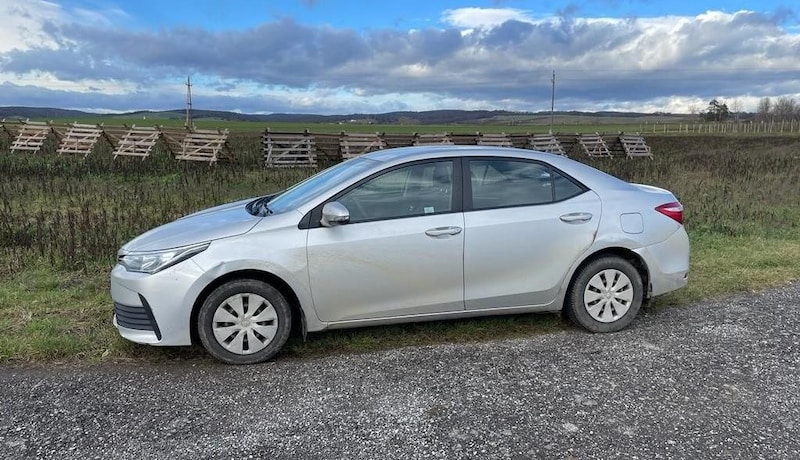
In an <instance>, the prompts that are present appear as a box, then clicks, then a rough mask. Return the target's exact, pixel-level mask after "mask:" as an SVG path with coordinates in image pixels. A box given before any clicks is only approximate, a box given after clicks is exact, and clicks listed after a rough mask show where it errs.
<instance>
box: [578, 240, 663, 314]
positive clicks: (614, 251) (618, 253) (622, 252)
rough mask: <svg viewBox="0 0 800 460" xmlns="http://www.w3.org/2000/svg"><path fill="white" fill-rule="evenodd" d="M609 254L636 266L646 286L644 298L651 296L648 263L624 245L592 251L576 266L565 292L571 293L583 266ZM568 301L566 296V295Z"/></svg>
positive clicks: (643, 284)
mask: <svg viewBox="0 0 800 460" xmlns="http://www.w3.org/2000/svg"><path fill="white" fill-rule="evenodd" d="M607 256H615V257H619V258H621V259H625V260H627V261H628V262H630V263H631V265H633V266H634V268H636V271H637V272H638V273H639V276H641V277H642V286H644V299H648V298H650V292H651V286H650V272H649V270H648V268H647V264H646V263H645V261H644V259H642V257H641V256H639V254H637V253H635V252H634V251H632V250H630V249H627V248H623V247H616V246H612V247H607V248H603V249H600V250H599V251H597V252H595V253H592V255H590V256H589V257H586V258H585V259H583V260H582V261H581V263H580V264H578V266H577V267H575V270H573V271H572V274H571V275H570V279H569V283H568V285H567V290H566V291H565V292H567V293H569V292H570V291H571V290H572V285H573V284H574V283H575V279H576V278H577V277H578V275H579V274H580V272H581V270H583V267H585V266H587V265H589V264H590V263H592V262H593V261H595V260H597V259H599V258H601V257H607ZM564 298H565V301H566V296H565V297H564Z"/></svg>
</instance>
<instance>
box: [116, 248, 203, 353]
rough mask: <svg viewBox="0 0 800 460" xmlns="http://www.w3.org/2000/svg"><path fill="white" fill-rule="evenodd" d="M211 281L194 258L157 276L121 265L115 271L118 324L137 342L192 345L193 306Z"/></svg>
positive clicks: (121, 332) (121, 333)
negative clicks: (135, 271) (127, 268)
mask: <svg viewBox="0 0 800 460" xmlns="http://www.w3.org/2000/svg"><path fill="white" fill-rule="evenodd" d="M207 281H208V280H206V274H205V272H204V271H203V270H202V269H201V268H200V267H199V266H198V265H197V264H196V263H194V262H193V261H192V260H191V259H189V260H186V261H183V262H181V263H179V264H177V265H175V266H172V267H169V268H167V269H166V270H163V271H161V272H158V273H155V274H153V275H149V274H146V273H134V272H129V271H127V270H126V269H125V268H124V267H122V266H120V265H117V266H116V267H114V269H113V270H112V271H111V298H112V299H113V301H114V326H115V327H116V328H117V330H118V331H119V333H120V335H121V336H122V337H123V338H125V339H127V340H130V341H132V342H136V343H142V344H149V345H169V346H173V345H191V344H192V339H191V316H192V308H193V306H194V302H195V300H196V299H197V298H198V296H199V295H200V293H201V292H202V289H203V288H204V287H205V286H206V285H207Z"/></svg>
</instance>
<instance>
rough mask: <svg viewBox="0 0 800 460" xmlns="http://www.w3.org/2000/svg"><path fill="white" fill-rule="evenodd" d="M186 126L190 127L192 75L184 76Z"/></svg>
mask: <svg viewBox="0 0 800 460" xmlns="http://www.w3.org/2000/svg"><path fill="white" fill-rule="evenodd" d="M186 127H187V128H191V127H192V76H191V75H189V76H188V77H186Z"/></svg>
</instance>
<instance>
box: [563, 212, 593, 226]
mask: <svg viewBox="0 0 800 460" xmlns="http://www.w3.org/2000/svg"><path fill="white" fill-rule="evenodd" d="M559 219H561V221H562V222H566V223H568V224H580V223H583V222H589V221H590V220H592V214H591V213H588V212H571V213H569V214H564V215H562V216H561V217H559Z"/></svg>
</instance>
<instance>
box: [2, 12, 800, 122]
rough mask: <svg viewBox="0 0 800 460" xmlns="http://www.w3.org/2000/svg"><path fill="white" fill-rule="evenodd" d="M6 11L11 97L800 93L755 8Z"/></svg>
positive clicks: (790, 44)
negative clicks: (419, 16) (414, 21)
mask: <svg viewBox="0 0 800 460" xmlns="http://www.w3.org/2000/svg"><path fill="white" fill-rule="evenodd" d="M2 14H4V15H6V17H7V19H6V22H5V23H4V25H7V27H3V28H2V29H0V86H2V85H3V84H6V86H5V87H4V88H5V89H4V92H5V94H3V93H2V92H0V104H7V105H34V103H37V104H38V103H40V101H42V100H46V98H45V97H44V96H43V95H46V96H47V97H48V98H51V102H48V103H46V104H45V105H53V106H64V107H66V106H70V107H75V106H76V104H79V103H80V102H79V101H80V100H81V98H83V99H85V100H86V102H84V103H83V106H88V107H98V108H102V109H104V110H128V109H137V108H144V107H146V108H153V106H154V105H158V104H162V105H163V106H162V107H161V108H176V107H180V106H181V105H182V103H183V92H184V87H183V84H182V83H183V82H184V81H185V78H186V75H187V74H191V75H192V79H193V81H194V83H195V85H194V87H193V92H194V94H195V95H196V96H197V97H196V99H197V102H196V106H198V107H202V108H209V109H220V110H228V109H233V108H236V109H239V110H242V111H255V112H273V111H292V110H297V111H303V112H319V113H332V112H377V111H380V110H387V109H388V110H398V109H402V110H429V109H444V108H464V109H509V110H526V111H527V110H530V111H538V110H546V109H547V108H549V102H550V99H549V96H550V76H551V72H552V70H553V69H555V70H556V73H557V108H558V109H560V110H637V111H638V110H647V111H671V112H681V111H687V110H688V107H689V106H690V105H693V104H694V105H697V104H698V101H704V100H705V101H708V100H710V99H711V98H712V97H722V98H725V99H733V98H736V99H739V100H741V101H742V104H743V106H744V107H745V108H746V109H752V108H754V102H755V101H757V100H758V99H759V98H760V97H763V96H772V97H779V96H784V95H797V94H800V63H798V60H797V56H798V55H800V32H798V30H797V29H789V28H785V27H783V26H782V25H780V24H779V23H777V22H776V21H775V20H774V19H773V18H771V17H770V16H768V15H766V14H762V13H755V12H751V11H739V12H736V13H722V12H716V11H712V12H706V13H703V14H701V15H698V16H694V17H689V16H687V17H680V16H662V17H654V18H641V19H625V18H581V17H574V16H568V17H567V16H565V17H555V16H547V17H545V16H535V15H534V14H533V13H531V12H529V11H525V10H519V9H513V8H460V9H453V10H447V11H445V12H444V13H443V14H442V16H441V23H440V24H439V27H437V28H428V29H416V30H408V31H403V30H398V29H378V30H375V29H370V30H367V31H362V32H355V31H353V30H349V29H336V28H334V27H331V26H324V27H323V26H321V27H317V26H312V25H306V24H302V23H299V22H296V21H294V20H291V19H282V20H277V21H273V22H267V23H263V24H260V25H258V26H256V27H254V28H251V29H247V30H227V31H223V32H216V31H209V30H202V29H199V28H194V29H181V30H178V29H159V30H153V31H149V30H142V29H137V30H135V31H134V30H126V29H125V28H124V27H122V26H121V24H124V23H126V22H129V21H124V20H123V19H124V18H125V17H126V14H125V12H124V11H104V12H101V13H98V12H94V11H88V10H79V9H72V10H67V9H65V7H62V6H59V5H57V4H54V3H50V2H45V1H42V0H33V1H29V2H10V1H9V0H0V15H2ZM112 23H114V24H118V25H117V26H115V27H109V24H112ZM442 24H444V27H443V26H442ZM144 94H151V95H152V97H143V95H144ZM76 101H78V102H76ZM701 105H702V104H701Z"/></svg>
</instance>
